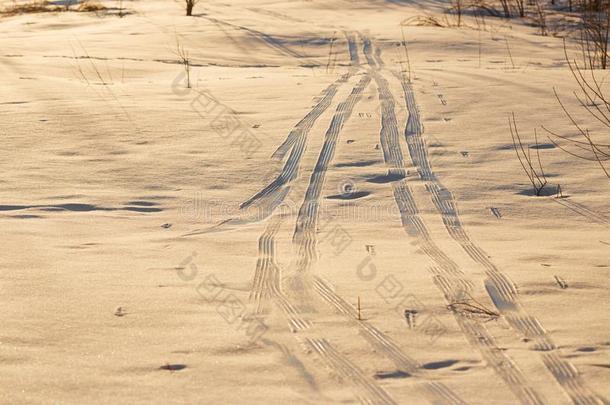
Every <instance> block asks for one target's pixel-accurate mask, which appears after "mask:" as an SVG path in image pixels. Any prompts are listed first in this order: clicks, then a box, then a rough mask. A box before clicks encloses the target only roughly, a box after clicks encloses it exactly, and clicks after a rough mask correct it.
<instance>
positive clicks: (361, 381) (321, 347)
mask: <svg viewBox="0 0 610 405" xmlns="http://www.w3.org/2000/svg"><path fill="white" fill-rule="evenodd" d="M352 41H353V39H352V38H348V43H349V44H350V55H351V56H352V60H353V58H354V55H353V54H352V53H351V51H352V49H353V47H354V46H355V44H352ZM355 57H356V58H357V54H356V55H355ZM354 66H355V64H354ZM354 66H353V67H352V69H351V70H350V73H349V74H348V75H345V76H343V77H342V78H341V79H340V80H339V84H340V83H342V82H345V81H347V80H348V79H349V77H350V76H351V75H353V74H354V73H355V70H354ZM368 82H370V78H368V80H364V79H363V80H361V81H360V83H359V86H365V85H366V84H367V83H368ZM335 85H336V86H334V87H333V85H331V87H329V88H328V89H327V90H326V91H325V94H326V95H325V97H324V98H323V99H322V101H321V102H320V103H318V106H316V108H314V111H313V112H311V113H310V114H308V116H306V117H305V118H304V119H303V120H301V122H300V123H299V124H298V125H297V128H295V129H297V131H298V132H297V133H296V135H295V134H294V133H292V132H291V134H289V136H288V138H287V139H286V141H285V142H284V144H282V145H287V146H285V147H284V148H282V146H280V148H278V150H279V151H280V152H277V151H276V157H277V156H280V157H283V155H284V154H285V153H286V151H287V150H288V149H290V148H292V152H291V156H290V157H289V159H288V161H287V163H286V165H285V167H284V169H285V170H283V172H282V173H284V175H286V174H288V176H287V177H284V178H287V179H289V180H293V179H294V178H295V177H296V170H297V168H298V165H299V164H300V159H301V157H302V154H303V151H304V148H305V143H306V136H305V135H306V134H307V133H308V132H309V129H310V128H311V126H312V125H313V122H315V120H316V119H317V118H318V117H319V116H320V115H321V113H322V112H323V111H324V110H325V109H326V108H327V107H328V105H330V102H331V101H332V98H333V97H334V95H335V94H336V87H337V86H338V84H337V83H335ZM362 90H363V88H362V89H361V88H360V87H358V86H357V87H356V88H355V89H354V91H352V94H350V96H349V97H348V99H347V100H346V101H344V102H343V103H340V104H339V106H338V107H337V110H336V112H335V115H334V117H333V119H332V122H331V125H330V127H329V129H328V131H327V133H326V138H327V140H328V138H329V137H330V138H332V137H335V140H336V137H337V136H338V131H340V129H341V128H342V127H343V123H344V121H345V120H346V119H347V118H348V117H349V114H346V113H347V112H348V111H347V110H346V109H345V108H346V107H347V108H348V110H350V111H349V112H350V114H351V109H353V105H354V104H355V102H356V101H357V100H354V97H356V98H359V94H360V93H361V92H362ZM354 93H355V95H354ZM340 117H341V121H340ZM335 131H336V132H335ZM291 139H294V141H291ZM327 152H328V149H327V148H326V149H324V148H323V150H322V151H321V152H320V156H319V161H320V160H324V159H325V156H327V155H325V154H326V153H327ZM293 168H294V169H293ZM280 176H281V175H280ZM310 185H311V184H310ZM268 187H269V186H268ZM273 187H276V185H273ZM280 187H281V185H279V187H277V188H278V189H279V188H280ZM289 189H290V187H285V188H284V190H286V191H288V190H289ZM273 192H274V191H273V190H272V191H267V192H265V193H262V194H261V196H260V197H259V198H262V197H264V196H266V195H269V194H273ZM282 221H283V216H282V214H281V213H280V214H278V215H275V216H273V217H272V218H271V220H270V221H269V223H268V224H267V227H266V229H265V231H264V232H263V234H262V235H261V236H260V238H259V248H258V250H259V253H258V260H257V265H256V271H255V275H254V280H253V283H252V284H253V288H252V292H251V297H250V298H251V300H253V301H255V302H256V308H257V313H259V314H260V313H263V312H264V311H265V304H266V302H265V301H267V300H268V299H269V298H272V299H273V300H274V301H275V302H276V303H277V305H278V306H279V307H280V309H281V310H282V312H283V313H284V314H285V316H286V317H287V318H288V322H289V326H290V329H291V330H292V331H293V332H297V331H305V330H309V329H310V328H311V322H310V321H309V320H307V319H306V318H305V317H303V316H302V315H301V314H300V313H299V312H298V311H297V310H296V309H295V308H294V306H293V305H292V304H291V303H290V302H289V300H288V299H287V297H286V296H285V295H284V294H283V292H282V290H281V270H280V268H279V266H278V265H277V263H276V259H275V235H276V234H277V232H278V230H279V228H280V226H281V223H282ZM297 338H298V337H297ZM307 341H308V345H309V346H310V348H312V349H313V350H314V351H316V352H317V353H318V354H319V356H320V357H321V358H322V359H323V360H324V361H325V362H326V364H327V365H328V366H329V367H330V368H332V369H333V370H334V371H335V372H336V373H337V374H339V375H342V376H343V377H345V378H347V379H348V380H349V381H350V383H351V384H353V385H354V386H355V388H356V389H357V390H358V391H359V392H360V395H357V398H358V399H359V400H360V401H361V402H362V403H365V404H383V405H389V404H395V403H396V402H395V401H394V400H393V399H392V398H391V397H390V395H389V394H388V393H387V392H386V391H385V390H384V389H383V388H381V387H380V386H379V385H378V384H377V383H376V382H375V381H374V380H372V379H371V378H369V377H367V376H366V375H365V374H364V373H363V372H362V371H361V370H360V369H358V367H357V366H356V365H354V364H352V363H351V362H350V361H349V359H347V358H346V357H344V356H343V355H341V353H340V352H339V351H337V350H336V349H335V348H334V347H333V346H332V345H331V344H330V343H329V342H328V341H327V340H325V339H307Z"/></svg>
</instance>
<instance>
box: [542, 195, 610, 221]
mask: <svg viewBox="0 0 610 405" xmlns="http://www.w3.org/2000/svg"><path fill="white" fill-rule="evenodd" d="M552 200H553V201H555V202H556V203H557V204H560V205H563V206H564V207H566V208H567V209H569V210H572V211H574V212H575V213H577V214H579V215H582V216H583V217H585V218H587V219H588V220H590V221H592V222H595V223H596V224H599V225H603V226H606V227H607V226H609V225H610V219H608V218H606V217H605V216H604V215H602V214H599V213H597V212H595V211H593V210H591V209H589V208H587V207H586V206H584V205H582V204H579V203H577V202H574V201H570V200H569V199H567V198H553V199H552Z"/></svg>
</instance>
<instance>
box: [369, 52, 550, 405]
mask: <svg viewBox="0 0 610 405" xmlns="http://www.w3.org/2000/svg"><path fill="white" fill-rule="evenodd" d="M364 43H365V47H364V51H365V55H366V56H367V60H372V59H373V55H372V52H373V51H372V45H370V41H364ZM367 43H368V44H369V45H368V46H366V44H367ZM376 55H377V57H378V58H380V52H377V53H376ZM377 65H378V66H383V64H382V63H377V64H376V66H377ZM373 77H374V79H375V82H376V83H377V89H378V92H379V100H380V103H381V117H382V118H381V131H380V138H381V140H380V141H381V144H382V150H383V157H384V160H385V162H386V164H387V166H388V168H389V170H390V171H395V172H398V173H400V174H404V172H405V168H404V158H403V155H402V150H401V147H400V143H399V133H398V124H397V121H396V115H395V111H394V110H395V100H394V97H393V96H392V94H391V92H390V90H389V84H388V82H387V80H386V79H385V78H384V77H383V76H381V74H380V73H379V71H378V70H374V71H373ZM410 122H411V119H409V120H408V124H407V127H410V126H412V123H410ZM403 177H404V176H403ZM392 189H393V194H394V199H395V201H396V205H397V207H398V210H399V212H400V216H401V222H402V224H403V227H404V229H405V232H406V233H407V234H408V235H409V236H411V237H414V238H415V239H417V241H418V245H419V246H420V248H421V250H422V251H423V252H424V253H425V254H426V255H427V256H428V257H429V258H430V259H431V260H432V261H433V262H434V263H435V264H436V265H437V267H433V268H432V269H431V271H432V273H433V279H434V281H435V284H436V285H437V286H438V287H439V288H440V289H441V291H442V292H443V294H444V296H445V298H446V300H447V303H451V302H454V301H455V299H456V298H457V297H458V296H459V295H460V294H461V293H463V292H468V291H471V290H472V283H471V282H470V281H469V280H466V279H465V278H464V274H463V272H462V271H461V270H460V269H459V267H458V265H457V264H456V263H455V262H454V261H453V260H451V259H450V258H449V257H448V256H447V255H446V254H445V253H444V252H442V250H441V249H440V248H439V247H438V246H437V245H436V244H435V243H434V242H433V240H432V239H431V237H430V233H429V231H428V229H427V227H426V225H425V224H424V222H423V221H422V219H421V218H420V217H419V212H418V209H417V205H416V203H415V200H414V198H413V195H412V193H411V191H410V189H409V187H408V185H407V183H406V180H405V179H404V178H403V179H401V180H398V181H395V182H392ZM453 313H454V316H455V318H456V321H457V323H458V325H459V326H460V328H461V329H462V331H463V332H464V333H465V335H466V337H467V339H468V341H469V342H470V343H471V344H472V345H473V346H474V347H476V348H477V349H478V350H479V352H480V353H481V355H482V356H483V358H484V359H485V360H486V361H487V362H488V363H489V365H490V366H491V367H492V368H493V369H494V370H495V371H496V373H497V374H498V376H499V377H500V378H502V380H504V382H505V383H506V384H507V385H508V387H509V388H510V389H511V390H512V392H513V393H514V394H515V396H516V397H517V398H518V399H519V400H520V401H521V402H522V403H524V404H541V403H543V401H542V399H541V397H540V395H539V394H538V393H537V392H536V391H535V390H534V389H533V388H532V387H531V385H530V384H529V382H528V381H527V380H526V378H525V376H524V375H523V374H522V373H521V371H520V370H519V368H518V367H517V366H516V365H515V364H514V362H513V361H512V360H511V359H510V358H509V357H508V356H507V355H506V353H504V352H503V351H502V350H500V349H499V347H498V346H497V344H496V343H495V340H494V339H493V337H492V335H491V334H490V333H489V332H488V330H487V328H486V327H485V325H483V324H481V323H479V322H477V321H475V320H473V319H471V318H469V317H467V316H465V315H463V314H461V313H459V312H456V311H453Z"/></svg>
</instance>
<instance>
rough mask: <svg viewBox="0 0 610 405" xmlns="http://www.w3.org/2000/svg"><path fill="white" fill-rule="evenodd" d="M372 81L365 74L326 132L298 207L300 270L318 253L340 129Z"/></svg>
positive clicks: (304, 269)
mask: <svg viewBox="0 0 610 405" xmlns="http://www.w3.org/2000/svg"><path fill="white" fill-rule="evenodd" d="M370 82H371V77H370V76H369V75H367V74H365V75H364V76H362V78H361V79H360V81H359V82H358V84H357V85H356V86H355V87H354V88H353V89H352V92H351V93H350V95H349V96H348V97H347V99H346V100H345V101H343V102H341V103H339V105H338V106H337V109H336V111H335V115H334V116H333V118H332V120H331V123H330V126H329V127H328V130H327V131H326V134H325V136H324V144H323V146H322V150H321V151H320V155H319V156H318V160H317V162H316V165H315V167H314V169H313V172H312V174H311V177H310V179H309V185H308V187H307V191H306V192H305V198H304V200H303V203H302V204H301V207H300V209H299V214H298V217H297V223H296V227H295V230H294V235H293V242H294V243H295V244H296V245H297V247H298V263H297V270H298V271H301V272H306V271H307V270H308V268H309V265H310V264H311V262H312V261H313V260H314V259H315V257H316V243H317V240H316V231H317V229H316V225H317V221H318V208H319V204H320V195H321V193H322V187H323V185H324V181H325V179H326V170H327V169H328V165H329V163H330V162H331V160H332V159H333V157H334V154H335V149H336V146H337V139H338V137H339V133H340V132H341V130H342V129H343V125H344V124H345V122H347V120H348V119H349V118H350V116H351V114H352V112H353V110H354V107H355V106H356V103H358V101H360V99H361V98H362V93H363V91H364V89H365V88H366V87H367V86H368V84H369V83H370Z"/></svg>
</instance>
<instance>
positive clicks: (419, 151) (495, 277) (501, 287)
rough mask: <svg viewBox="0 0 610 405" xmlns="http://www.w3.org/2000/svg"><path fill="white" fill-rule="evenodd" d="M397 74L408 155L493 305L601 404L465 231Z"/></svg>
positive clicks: (568, 380) (557, 370) (578, 391)
mask: <svg viewBox="0 0 610 405" xmlns="http://www.w3.org/2000/svg"><path fill="white" fill-rule="evenodd" d="M395 75H396V76H397V78H398V79H399V80H400V82H401V84H402V88H403V92H404V99H405V104H406V107H407V110H408V113H409V116H408V121H407V125H406V128H405V133H404V135H405V138H406V142H407V146H408V150H409V155H410V157H411V161H412V162H413V164H414V165H415V166H416V167H417V170H418V173H419V177H420V179H421V180H422V181H423V182H424V184H425V188H426V190H427V191H428V192H429V193H430V195H431V199H432V203H433V204H434V206H435V208H436V210H437V211H438V212H439V213H440V215H441V217H442V221H443V224H444V226H445V229H446V230H447V232H448V233H449V235H450V236H451V238H452V239H453V240H454V241H456V242H457V243H458V244H459V245H460V246H461V247H462V249H463V250H464V251H465V252H466V254H467V255H468V256H469V257H470V258H471V259H472V260H473V261H474V262H476V263H478V264H480V265H481V266H483V267H484V268H485V271H486V274H487V276H488V280H486V282H485V286H486V288H487V292H488V294H489V295H490V297H491V299H492V301H493V303H494V305H495V306H496V308H497V309H498V311H500V313H501V314H502V315H504V317H505V319H506V320H507V322H508V323H509V325H510V326H511V327H512V328H513V329H514V330H515V331H517V332H518V333H520V334H521V336H522V337H523V338H525V339H527V341H531V342H532V347H533V349H534V350H536V351H540V352H543V353H542V357H543V362H544V364H545V365H546V367H547V369H548V370H549V371H550V372H551V374H552V375H553V376H554V378H555V379H556V380H557V382H558V383H559V385H560V386H561V387H562V388H563V389H564V391H565V393H566V394H567V395H568V397H569V398H570V399H571V400H572V402H574V403H575V404H586V405H589V404H602V403H603V400H602V399H601V398H600V397H598V396H597V395H596V394H595V393H593V392H592V391H591V390H589V389H588V388H587V387H586V386H585V384H584V381H583V380H582V378H580V376H579V374H578V372H577V370H576V368H575V367H574V366H573V365H572V364H571V363H570V362H569V361H567V360H565V359H562V358H560V357H559V355H558V350H557V347H556V346H555V344H554V343H553V342H552V341H551V339H550V337H549V335H548V334H547V332H546V331H545V330H544V328H543V327H542V325H541V324H540V322H539V321H538V320H537V319H536V318H535V317H533V316H531V315H529V314H528V313H527V312H526V311H525V309H524V308H523V307H522V306H521V303H520V301H519V298H518V290H517V287H516V286H515V284H514V283H513V282H512V281H511V280H510V279H509V278H508V277H507V276H506V275H505V274H503V273H502V272H501V271H500V270H499V269H498V268H497V267H496V266H495V265H494V264H493V263H492V262H491V260H489V256H488V255H487V253H486V252H485V251H484V250H483V249H482V248H481V247H479V246H478V245H477V244H476V243H475V242H474V241H472V240H471V239H470V237H469V236H468V234H467V233H466V231H465V229H464V227H463V225H462V222H461V220H460V217H459V214H458V210H457V206H456V202H455V199H454V197H453V195H452V193H451V192H450V191H449V190H448V189H447V188H445V187H444V186H443V185H442V183H441V182H440V180H439V179H438V178H437V177H436V175H435V174H434V172H433V171H432V167H431V165H430V159H429V156H428V151H427V146H426V143H425V141H424V139H423V136H422V134H423V126H422V123H421V118H420V113H419V108H418V106H417V103H416V102H415V95H414V92H413V88H412V86H411V83H409V82H408V81H407V80H405V79H404V78H403V77H402V76H401V75H400V74H395ZM583 215H584V214H583ZM589 215H590V213H589Z"/></svg>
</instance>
